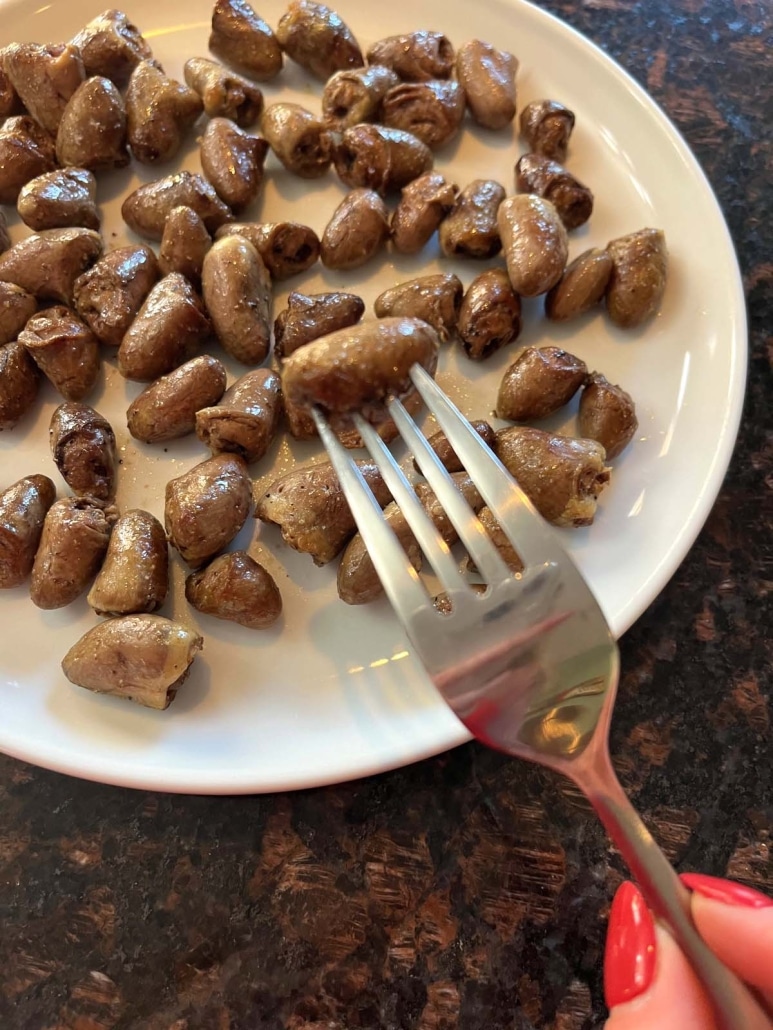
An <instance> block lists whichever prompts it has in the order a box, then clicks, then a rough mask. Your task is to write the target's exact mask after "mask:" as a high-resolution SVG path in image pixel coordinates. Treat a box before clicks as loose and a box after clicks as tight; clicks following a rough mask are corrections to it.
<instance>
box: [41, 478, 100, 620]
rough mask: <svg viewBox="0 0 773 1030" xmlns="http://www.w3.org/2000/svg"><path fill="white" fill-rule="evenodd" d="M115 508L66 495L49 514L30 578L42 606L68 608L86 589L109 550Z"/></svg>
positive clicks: (53, 506) (46, 607)
mask: <svg viewBox="0 0 773 1030" xmlns="http://www.w3.org/2000/svg"><path fill="white" fill-rule="evenodd" d="M114 521H115V510H114V509H112V508H111V509H107V510H106V509H105V508H103V507H102V505H101V504H99V503H98V502H95V501H93V500H91V499H89V498H85V497H63V498H62V500H60V501H56V502H55V503H54V504H52V505H51V508H50V509H49V511H48V514H47V515H46V521H45V522H44V524H43V535H42V536H41V538H40V545H39V547H38V551H37V554H36V555H35V564H34V565H33V566H32V576H31V577H30V598H31V600H32V603H33V604H35V605H37V607H38V608H43V609H45V610H51V609H54V608H64V607H65V606H66V605H68V604H72V602H73V601H74V600H75V599H76V598H77V597H80V595H81V594H82V593H83V592H84V591H85V589H86V588H87V586H88V585H89V582H90V581H91V580H92V578H93V577H94V576H95V575H96V573H97V571H98V570H99V567H100V566H101V564H102V560H103V558H104V556H105V552H106V550H107V544H108V540H109V539H110V530H111V528H112V525H113V522H114Z"/></svg>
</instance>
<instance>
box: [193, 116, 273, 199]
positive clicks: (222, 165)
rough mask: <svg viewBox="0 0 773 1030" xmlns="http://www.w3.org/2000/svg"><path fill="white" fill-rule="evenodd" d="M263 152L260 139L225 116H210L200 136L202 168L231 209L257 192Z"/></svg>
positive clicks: (264, 154)
mask: <svg viewBox="0 0 773 1030" xmlns="http://www.w3.org/2000/svg"><path fill="white" fill-rule="evenodd" d="M267 153H268V143H267V142H266V141H265V140H264V139H260V138H259V137H257V136H250V135H249V134H248V133H246V132H243V131H242V130H241V129H240V128H239V126H238V125H236V123H235V122H232V121H230V120H229V119H228V118H213V119H212V120H211V121H210V123H209V125H207V128H206V129H205V131H204V135H203V136H202V137H201V150H200V156H201V167H202V170H203V172H204V174H205V175H206V177H207V178H208V179H209V181H210V182H211V183H212V185H213V186H214V187H215V189H216V191H217V195H218V196H219V197H220V199H221V200H223V201H225V203H226V204H228V206H229V207H230V208H231V210H232V211H241V210H242V208H245V207H247V205H248V204H250V203H252V201H253V200H254V199H255V198H256V197H257V195H258V194H259V193H260V190H261V187H262V186H263V163H264V162H265V160H266V154H267Z"/></svg>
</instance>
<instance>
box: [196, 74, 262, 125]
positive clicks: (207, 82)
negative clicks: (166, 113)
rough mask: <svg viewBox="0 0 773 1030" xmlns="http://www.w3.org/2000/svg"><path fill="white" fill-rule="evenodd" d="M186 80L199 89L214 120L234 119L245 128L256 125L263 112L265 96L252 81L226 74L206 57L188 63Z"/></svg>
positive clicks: (206, 109)
mask: <svg viewBox="0 0 773 1030" xmlns="http://www.w3.org/2000/svg"><path fill="white" fill-rule="evenodd" d="M184 74H185V81H186V83H187V85H189V86H190V87H191V89H195V90H196V92H197V93H198V94H199V96H200V97H201V102H202V103H203V104H204V113H205V114H207V115H208V116H209V117H210V118H230V119H231V120H232V121H234V122H236V124H237V125H239V126H241V128H243V129H246V128H248V127H249V126H250V125H254V124H255V122H256V121H257V120H258V118H260V113H261V111H262V110H263V94H262V93H261V91H260V90H259V89H258V87H257V86H254V85H253V84H252V83H251V82H250V81H249V79H245V78H243V76H241V75H237V74H236V73H235V72H229V71H226V69H225V68H223V66H222V65H220V64H218V63H217V62H216V61H208V60H207V58H206V57H191V58H189V59H188V60H187V61H186V62H185V69H184Z"/></svg>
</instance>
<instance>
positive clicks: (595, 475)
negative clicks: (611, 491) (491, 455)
mask: <svg viewBox="0 0 773 1030" xmlns="http://www.w3.org/2000/svg"><path fill="white" fill-rule="evenodd" d="M494 450H495V451H496V454H497V457H498V458H499V460H500V461H501V462H502V464H503V465H505V467H506V468H507V470H508V471H509V472H510V474H511V475H512V476H513V477H514V478H515V479H516V480H517V481H518V484H519V486H520V487H521V489H522V490H523V491H524V492H525V493H526V494H527V495H528V497H529V500H530V501H531V502H532V504H533V505H534V507H535V508H536V509H537V511H538V512H539V513H540V515H542V516H543V518H546V519H547V520H548V522H553V523H555V525H557V526H589V525H590V524H591V523H592V522H593V519H594V517H595V514H596V504H597V500H598V495H599V494H600V493H601V491H602V490H603V489H604V487H605V486H606V485H607V483H608V482H609V469H608V468H607V467H606V464H605V458H606V455H605V453H604V448H603V447H602V446H601V444H598V443H596V441H595V440H582V439H581V440H575V439H572V438H571V437H569V436H558V435H553V434H551V433H546V432H543V430H541V429H532V428H531V427H530V426H511V427H510V428H509V429H500V431H499V432H498V433H497V435H496V440H495V443H494Z"/></svg>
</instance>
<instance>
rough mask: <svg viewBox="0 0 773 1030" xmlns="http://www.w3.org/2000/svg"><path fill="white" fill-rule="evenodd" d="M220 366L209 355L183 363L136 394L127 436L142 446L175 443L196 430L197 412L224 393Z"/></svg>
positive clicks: (224, 381) (130, 407) (130, 408)
mask: <svg viewBox="0 0 773 1030" xmlns="http://www.w3.org/2000/svg"><path fill="white" fill-rule="evenodd" d="M225 384H226V372H225V368H224V366H223V364H222V362H220V361H218V360H217V358H212V357H210V356H209V354H202V355H201V356H200V357H198V358H193V359H191V361H186V363H185V364H184V365H180V367H179V368H176V369H175V370H174V372H170V373H169V375H166V376H162V377H161V378H160V379H157V380H156V381H155V382H154V383H151V384H150V386H148V387H146V388H145V389H144V390H143V391H142V393H140V394H138V396H137V397H135V398H134V400H133V401H132V403H131V404H130V405H129V409H128V411H127V412H126V422H127V425H128V427H129V432H130V433H131V434H132V436H133V437H134V438H135V439H136V440H142V442H143V443H160V442H161V441H163V440H175V439H177V438H178V437H180V436H186V435H187V434H188V433H192V432H193V431H194V429H195V428H196V412H197V411H201V409H202V408H208V407H210V406H211V405H213V404H217V402H218V401H219V400H220V398H221V397H222V396H223V394H224V393H225Z"/></svg>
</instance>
